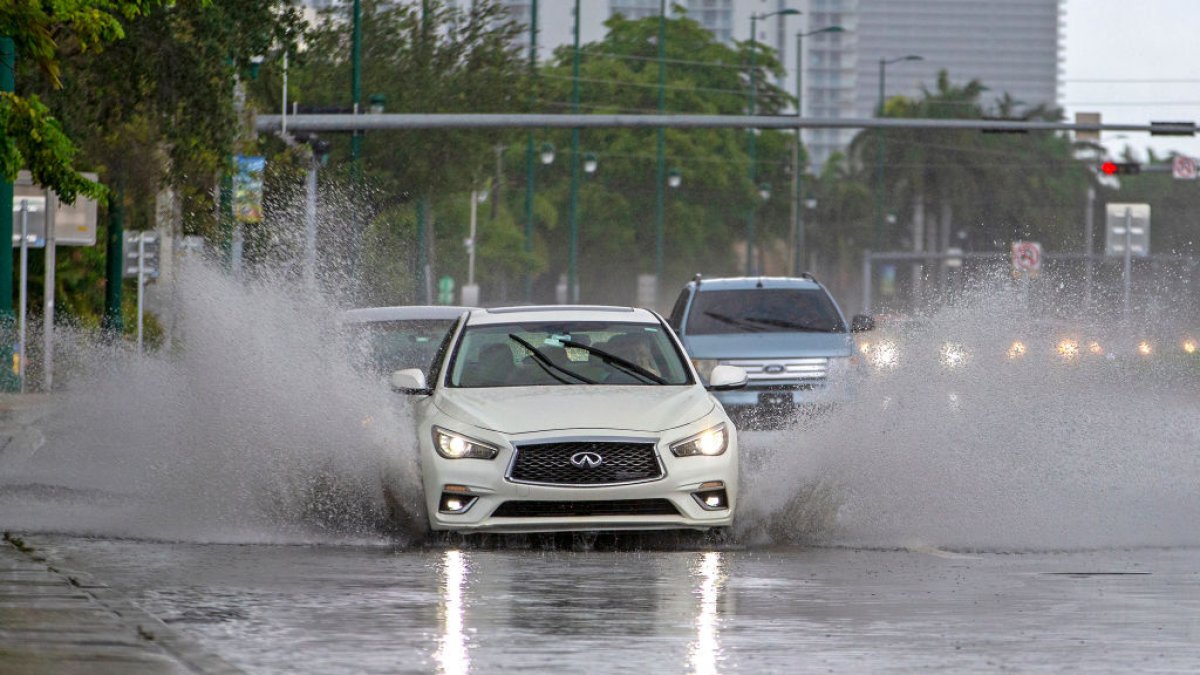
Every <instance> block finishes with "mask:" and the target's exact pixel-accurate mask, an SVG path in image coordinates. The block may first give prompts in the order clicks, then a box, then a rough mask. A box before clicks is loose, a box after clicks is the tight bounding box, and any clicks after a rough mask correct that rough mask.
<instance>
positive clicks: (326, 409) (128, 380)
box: [5, 262, 423, 542]
mask: <svg viewBox="0 0 1200 675" xmlns="http://www.w3.org/2000/svg"><path fill="white" fill-rule="evenodd" d="M178 283H179V293H178V298H179V305H178V308H177V309H178V321H179V331H180V334H181V335H182V337H181V339H180V340H179V341H178V344H177V345H176V346H175V348H174V349H173V350H170V352H169V353H161V354H152V355H148V356H145V357H139V356H137V355H136V354H133V353H131V352H130V350H128V349H126V348H120V347H112V346H105V345H103V344H98V343H96V342H94V341H90V340H84V339H76V340H74V341H72V342H71V344H70V350H69V351H71V352H73V353H71V354H70V355H69V357H68V358H67V359H65V360H67V361H69V362H70V363H73V364H76V370H75V371H74V372H72V373H71V380H72V381H71V382H70V385H69V387H68V390H67V392H66V393H65V394H64V395H63V398H62V400H61V401H60V402H59V404H58V406H57V410H56V411H55V414H54V415H52V416H51V417H50V418H49V421H48V422H47V425H46V428H45V434H46V438H47V443H46V446H45V447H44V448H43V449H42V450H41V451H40V452H39V453H38V454H37V455H36V456H35V457H34V458H31V459H30V461H29V462H27V463H26V465H25V466H24V467H23V469H22V472H21V475H19V476H8V477H5V482H9V483H13V482H21V483H22V484H23V485H24V486H25V487H24V488H23V489H22V490H23V492H24V493H25V495H26V497H28V494H29V492H30V489H31V488H30V486H39V485H40V486H53V487H46V488H45V489H44V490H43V492H44V493H45V494H47V495H57V498H50V499H49V502H50V504H51V508H46V506H47V504H46V503H40V504H38V505H37V506H36V507H28V508H25V509H20V508H17V507H18V506H19V505H18V504H16V503H13V504H11V505H12V506H13V507H14V508H12V509H6V511H8V512H9V515H8V516H6V518H5V520H6V523H5V526H6V527H22V528H30V529H40V530H59V531H63V530H65V531H70V532H80V533H89V534H91V533H94V534H102V535H109V536H113V535H115V536H134V537H155V538H164V539H172V540H188V541H222V542H228V541H253V542H258V541H329V540H338V541H341V540H360V539H367V540H380V539H385V538H388V537H391V536H394V535H396V534H397V533H398V532H397V527H399V528H400V532H399V534H401V535H404V534H405V532H404V530H406V529H409V528H411V523H417V522H422V520H423V513H422V511H421V509H422V507H421V495H420V487H419V486H420V482H419V480H418V479H417V468H416V457H415V452H414V447H413V446H414V444H413V442H412V440H411V439H412V431H411V429H410V423H409V421H408V417H407V409H406V407H405V404H404V402H403V400H402V399H399V398H397V397H396V396H395V395H394V394H392V393H391V392H390V391H388V389H387V387H386V383H385V382H382V381H379V380H378V378H376V377H372V376H367V375H363V374H361V373H359V372H357V371H355V370H354V369H353V368H352V367H351V366H350V365H349V363H350V360H349V359H347V358H346V351H345V344H344V343H343V341H342V339H341V336H340V335H339V334H338V333H337V331H336V330H335V326H334V321H333V319H334V317H335V315H336V310H335V309H334V308H333V303H332V302H331V301H329V300H328V299H327V298H321V297H315V296H313V295H310V294H298V293H294V292H292V291H290V290H289V288H290V287H289V286H288V285H287V284H280V283H271V282H269V281H257V282H250V283H246V284H243V283H238V282H235V281H234V280H232V279H230V278H229V277H228V276H227V275H225V274H224V273H222V272H220V271H219V270H217V269H215V268H214V267H212V266H210V265H208V264H205V263H202V262H189V264H188V265H186V266H185V267H184V268H183V270H182V272H181V275H180V278H179V280H178ZM385 488H387V489H386V490H385ZM64 490H73V491H74V492H69V493H64V492H63V491H64ZM35 491H36V490H35ZM95 491H100V493H102V494H104V495H106V500H107V501H108V502H110V503H109V505H108V506H109V508H92V506H94V503H95V499H94V496H95ZM67 494H73V495H75V497H77V498H64V495H67ZM88 495H91V497H89V496H88ZM13 501H14V502H16V501H17V500H13ZM24 502H25V503H26V504H28V499H25V500H24Z"/></svg>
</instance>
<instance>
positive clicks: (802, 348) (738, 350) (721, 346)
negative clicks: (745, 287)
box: [683, 333, 853, 359]
mask: <svg viewBox="0 0 1200 675" xmlns="http://www.w3.org/2000/svg"><path fill="white" fill-rule="evenodd" d="M683 344H684V346H685V347H687V351H688V354H690V355H691V356H692V358H694V359H782V358H789V357H794V356H850V354H851V353H852V351H853V347H852V343H851V342H850V335H849V334H847V333H731V334H728V335H688V336H685V337H684V338H683Z"/></svg>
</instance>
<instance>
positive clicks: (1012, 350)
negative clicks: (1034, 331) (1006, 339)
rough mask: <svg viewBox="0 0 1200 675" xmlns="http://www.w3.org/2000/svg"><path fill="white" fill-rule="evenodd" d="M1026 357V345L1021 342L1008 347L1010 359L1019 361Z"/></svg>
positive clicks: (1014, 342)
mask: <svg viewBox="0 0 1200 675" xmlns="http://www.w3.org/2000/svg"><path fill="white" fill-rule="evenodd" d="M1022 356H1025V343H1024V342H1021V341H1020V340H1014V341H1013V343H1012V344H1011V345H1009V347H1008V358H1010V359H1019V358H1021V357H1022Z"/></svg>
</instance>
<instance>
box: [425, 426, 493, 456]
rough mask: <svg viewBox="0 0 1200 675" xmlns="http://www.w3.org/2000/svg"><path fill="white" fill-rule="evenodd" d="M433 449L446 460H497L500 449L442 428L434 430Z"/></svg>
mask: <svg viewBox="0 0 1200 675" xmlns="http://www.w3.org/2000/svg"><path fill="white" fill-rule="evenodd" d="M433 449H434V450H436V451H437V454H439V455H441V456H442V457H445V458H446V459H495V457H496V455H497V454H499V452H500V448H498V447H496V446H494V445H491V444H490V443H484V442H483V441H477V440H475V439H473V438H467V437H466V436H463V435H461V434H456V433H454V432H453V431H446V430H445V429H442V428H441V427H434V428H433Z"/></svg>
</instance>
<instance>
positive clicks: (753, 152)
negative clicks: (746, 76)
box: [746, 9, 800, 276]
mask: <svg viewBox="0 0 1200 675" xmlns="http://www.w3.org/2000/svg"><path fill="white" fill-rule="evenodd" d="M796 14H800V10H798V9H781V10H779V11H778V12H767V13H766V14H751V15H750V101H749V104H748V105H747V108H748V112H749V114H750V115H753V114H754V106H755V99H757V98H758V69H757V67H756V65H757V63H756V61H757V59H756V56H757V54H756V52H757V51H758V20H759V19H764V20H765V19H769V18H771V17H773V16H793V15H796ZM749 131H750V135H749V137H748V138H747V140H746V153H747V154H748V155H749V156H750V169H749V171H748V175H749V178H750V184H751V185H755V184H757V183H758V148H757V145H756V139H755V136H754V132H755V131H756V130H755V129H750V130H749ZM757 210H758V204H757V203H753V204H751V206H750V208H749V210H747V211H746V276H750V275H752V274H754V273H755V271H756V267H755V264H754V247H755V245H756V244H755V240H756V239H757V233H756V232H755V222H754V215H755V211H757Z"/></svg>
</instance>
